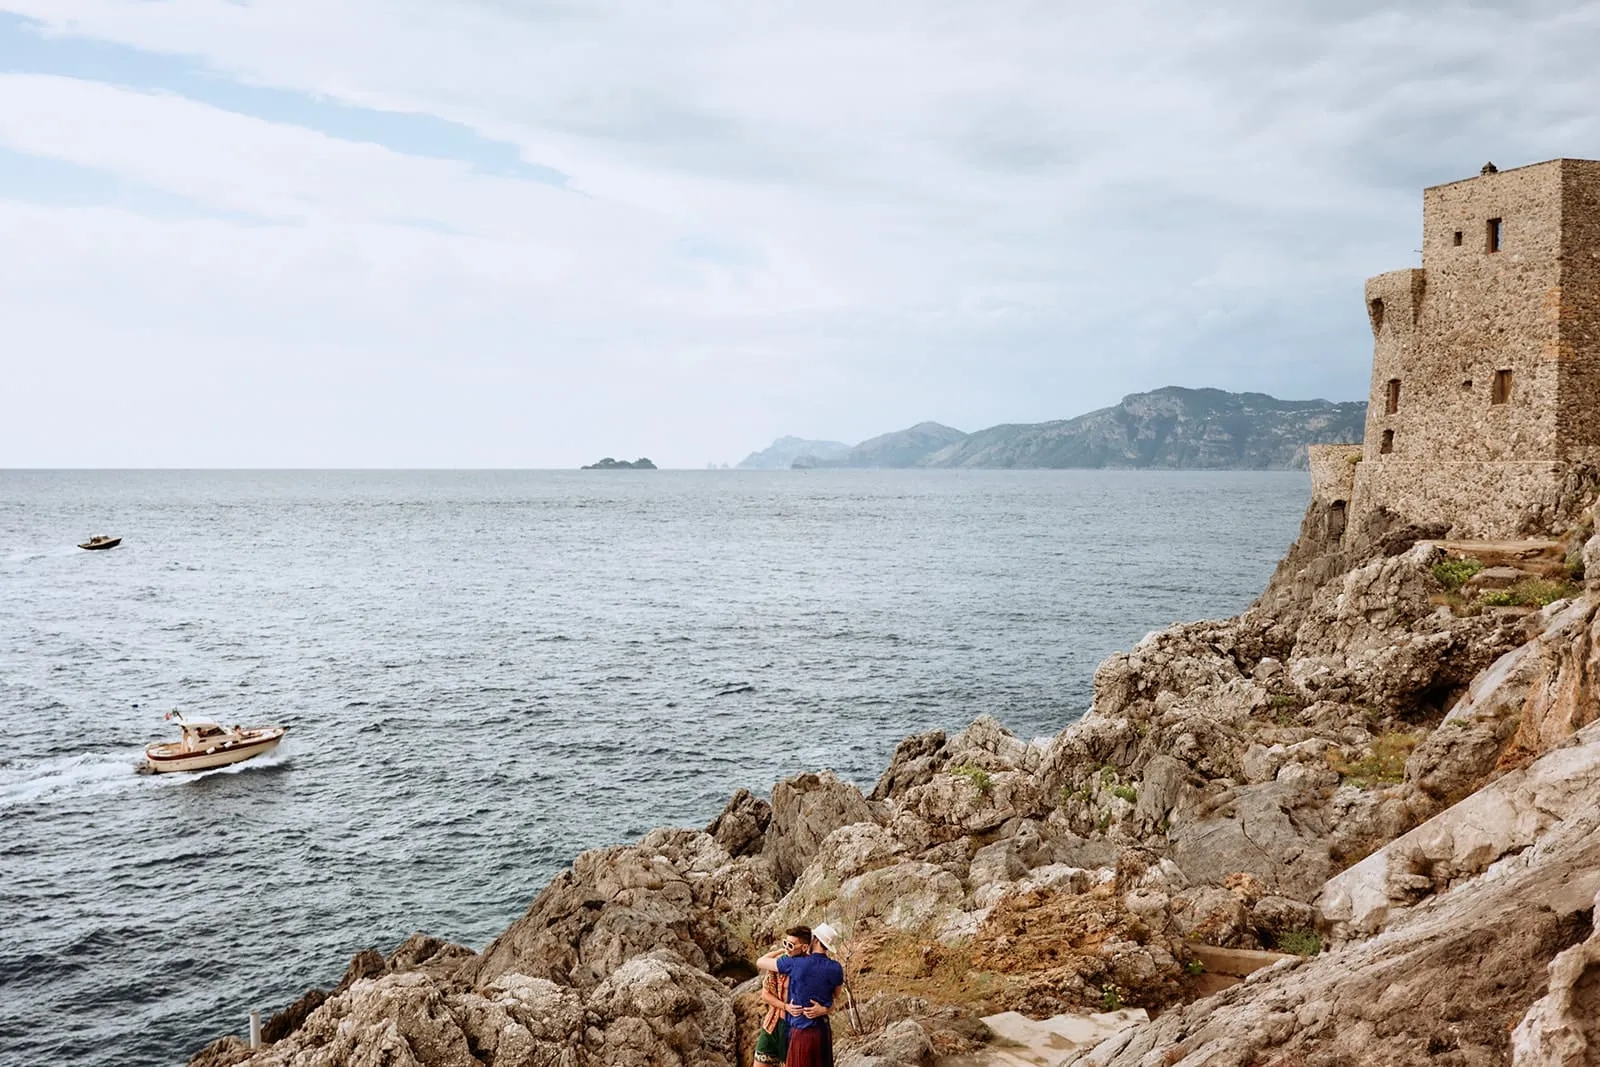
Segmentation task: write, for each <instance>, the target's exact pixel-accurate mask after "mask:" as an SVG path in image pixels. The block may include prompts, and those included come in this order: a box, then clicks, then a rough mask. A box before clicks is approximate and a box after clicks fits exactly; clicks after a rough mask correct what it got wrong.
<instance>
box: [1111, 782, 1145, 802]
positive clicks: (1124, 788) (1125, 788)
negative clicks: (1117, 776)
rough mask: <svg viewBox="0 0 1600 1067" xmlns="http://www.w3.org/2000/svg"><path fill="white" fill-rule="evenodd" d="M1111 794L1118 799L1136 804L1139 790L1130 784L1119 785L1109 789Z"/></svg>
mask: <svg viewBox="0 0 1600 1067" xmlns="http://www.w3.org/2000/svg"><path fill="white" fill-rule="evenodd" d="M1111 795H1112V796H1114V797H1116V798H1118V799H1119V800H1126V801H1127V802H1128V803H1129V804H1136V803H1138V801H1139V791H1138V790H1136V789H1134V788H1133V786H1131V785H1119V786H1117V787H1116V788H1115V789H1113V790H1111Z"/></svg>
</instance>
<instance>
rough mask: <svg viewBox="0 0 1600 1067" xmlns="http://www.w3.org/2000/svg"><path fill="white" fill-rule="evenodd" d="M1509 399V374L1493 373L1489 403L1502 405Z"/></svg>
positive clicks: (1499, 371) (1498, 371) (1503, 372)
mask: <svg viewBox="0 0 1600 1067" xmlns="http://www.w3.org/2000/svg"><path fill="white" fill-rule="evenodd" d="M1510 399H1511V372H1510V371H1508V370H1497V371H1495V372H1494V390H1493V391H1492V392H1491V393H1490V394H1489V403H1491V404H1504V403H1506V402H1507V401H1509V400H1510Z"/></svg>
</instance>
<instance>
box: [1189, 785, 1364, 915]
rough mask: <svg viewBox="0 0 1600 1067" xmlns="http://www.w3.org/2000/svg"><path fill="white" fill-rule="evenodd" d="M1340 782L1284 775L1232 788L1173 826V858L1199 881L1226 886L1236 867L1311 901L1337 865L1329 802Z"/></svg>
mask: <svg viewBox="0 0 1600 1067" xmlns="http://www.w3.org/2000/svg"><path fill="white" fill-rule="evenodd" d="M1336 782H1337V776H1335V777H1334V779H1333V781H1332V782H1329V781H1328V780H1326V779H1313V780H1311V781H1309V782H1307V781H1302V780H1297V779H1293V778H1289V779H1284V778H1280V779H1276V780H1274V781H1271V782H1264V783H1262V784H1260V785H1247V786H1234V787H1229V788H1225V789H1224V790H1222V791H1221V792H1220V793H1219V794H1218V795H1217V796H1215V797H1214V798H1210V799H1209V803H1208V805H1207V807H1205V808H1203V809H1200V810H1198V811H1197V812H1196V813H1195V817H1194V818H1193V819H1192V820H1190V821H1187V822H1184V823H1183V824H1181V825H1180V826H1178V827H1176V828H1174V830H1173V831H1172V835H1171V837H1172V859H1173V861H1174V862H1176V863H1177V865H1178V866H1179V867H1181V868H1182V869H1183V871H1184V873H1185V874H1187V875H1188V876H1189V877H1190V879H1191V880H1193V881H1196V882H1206V883H1210V884H1212V885H1220V884H1221V883H1222V881H1223V879H1224V878H1226V877H1227V876H1228V875H1230V874H1233V873H1235V872H1246V873H1249V874H1252V875H1254V876H1255V877H1256V878H1258V879H1260V880H1261V882H1262V883H1263V884H1264V885H1265V886H1266V887H1267V888H1268V890H1269V891H1271V892H1274V893H1277V894H1279V895H1282V896H1288V897H1295V898H1298V899H1305V900H1309V899H1310V898H1312V897H1313V896H1315V895H1316V893H1317V891H1318V890H1319V889H1320V888H1321V887H1322V883H1323V882H1324V881H1326V880H1327V877H1328V875H1329V874H1330V873H1331V870H1332V861H1331V860H1330V858H1329V855H1328V841H1327V838H1328V832H1329V830H1330V825H1329V822H1328V817H1327V802H1328V800H1329V799H1330V798H1331V796H1332V794H1333V791H1334V789H1333V786H1334V784H1335V783H1336Z"/></svg>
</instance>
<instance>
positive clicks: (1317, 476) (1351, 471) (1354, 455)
mask: <svg viewBox="0 0 1600 1067" xmlns="http://www.w3.org/2000/svg"><path fill="white" fill-rule="evenodd" d="M1306 456H1307V459H1308V460H1309V461H1310V467H1311V499H1312V500H1315V501H1316V502H1317V503H1319V504H1332V503H1334V502H1335V501H1338V500H1343V501H1345V502H1346V503H1348V502H1349V500H1350V494H1351V493H1352V492H1354V491H1355V483H1356V466H1357V462H1356V461H1358V460H1359V459H1360V458H1361V446H1360V445H1358V444H1348V445H1309V446H1307V448H1306Z"/></svg>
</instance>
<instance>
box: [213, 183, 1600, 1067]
mask: <svg viewBox="0 0 1600 1067" xmlns="http://www.w3.org/2000/svg"><path fill="white" fill-rule="evenodd" d="M1597 191H1600V163H1588V162H1585V161H1573V160H1554V161H1550V162H1548V163H1544V164H1538V165H1536V166H1533V167H1526V168H1520V169H1519V170H1515V171H1506V172H1499V171H1495V170H1494V169H1493V168H1490V167H1486V168H1485V170H1484V173H1483V174H1482V175H1481V176H1480V177H1478V178H1475V179H1469V180H1468V181H1467V182H1459V183H1452V184H1451V185H1449V186H1444V187H1439V188H1437V189H1431V190H1428V192H1427V194H1425V213H1424V234H1425V239H1424V260H1423V267H1422V268H1421V269H1420V270H1417V271H1411V272H1407V273H1406V274H1405V277H1404V278H1402V279H1397V278H1396V277H1395V276H1391V275H1381V276H1379V278H1377V279H1373V281H1372V282H1369V284H1368V296H1369V306H1368V314H1369V317H1370V318H1371V320H1372V323H1373V331H1374V338H1375V351H1376V357H1375V370H1374V376H1373V397H1372V399H1371V400H1370V401H1369V406H1368V410H1367V414H1366V419H1367V422H1366V427H1365V433H1364V440H1363V441H1362V442H1360V443H1354V442H1352V443H1348V444H1325V445H1321V446H1318V447H1317V448H1315V449H1313V450H1311V453H1310V457H1309V462H1310V466H1311V472H1312V499H1311V501H1310V504H1309V506H1308V508H1307V512H1306V516H1305V519H1304V522H1303V524H1302V527H1301V531H1300V534H1299V537H1298V539H1297V540H1296V542H1295V543H1294V545H1293V546H1292V547H1291V548H1290V550H1289V552H1288V554H1287V555H1286V556H1285V557H1284V559H1283V561H1282V562H1281V563H1280V565H1279V567H1278V569H1277V571H1276V572H1275V574H1274V575H1273V577H1272V579H1271V581H1270V583H1269V584H1268V586H1267V588H1266V590H1265V591H1264V592H1263V593H1262V594H1261V596H1260V597H1259V598H1258V600H1257V601H1256V602H1255V603H1254V604H1253V605H1251V606H1250V608H1248V609H1247V610H1246V611H1245V612H1243V613H1242V614H1241V615H1239V616H1237V617H1235V618H1232V619H1227V620H1221V621H1210V620H1208V621H1201V622H1190V623H1182V624H1179V625H1175V626H1172V627H1169V628H1167V629H1165V630H1162V631H1160V632H1158V633H1155V634H1152V635H1150V636H1148V637H1146V638H1145V639H1144V640H1143V641H1141V642H1139V643H1138V644H1137V645H1136V646H1135V647H1134V648H1133V649H1131V650H1129V651H1127V652H1125V653H1121V654H1118V655H1114V656H1112V657H1110V658H1109V659H1107V660H1106V661H1105V662H1104V663H1102V664H1101V666H1100V667H1099V669H1098V671H1097V672H1096V675H1095V680H1094V701H1093V706H1092V708H1091V709H1090V711H1089V712H1088V713H1087V714H1086V715H1085V716H1084V717H1083V718H1082V719H1080V720H1079V721H1077V722H1074V723H1071V724H1070V725H1067V726H1066V727H1065V728H1064V729H1062V730H1061V731H1060V732H1059V733H1057V734H1056V735H1055V736H1053V737H1048V738H1041V739H1036V740H1023V739H1021V738H1017V737H1014V736H1012V735H1011V734H1010V733H1008V732H1007V731H1006V730H1004V729H1003V728H1002V727H1001V726H1000V725H999V724H998V723H997V722H995V721H994V720H993V719H990V718H987V717H980V718H978V719H977V720H976V721H975V722H973V723H972V724H971V725H970V726H969V727H967V728H966V729H964V730H962V731H960V732H959V733H956V734H954V735H946V734H945V733H943V732H939V731H935V732H930V733H925V734H920V735H916V736H912V737H908V738H906V739H905V740H903V741H902V742H901V743H900V745H899V746H898V748H897V749H896V751H895V754H894V756H893V759H892V760H891V762H890V764H889V766H888V767H887V768H885V770H884V771H883V773H882V775H881V776H880V777H879V779H878V781H877V783H876V785H875V786H874V788H873V789H872V790H871V791H870V792H869V793H865V794H864V793H862V792H861V791H860V790H858V789H857V788H856V787H855V786H853V785H851V784H849V783H848V782H844V781H841V780H840V779H839V778H837V777H836V776H834V775H833V774H831V773H829V772H828V771H826V770H819V771H817V772H815V773H808V774H802V775H799V776H797V777H794V778H790V779H787V780H784V781H781V782H779V783H778V784H777V785H776V786H774V788H773V790H772V792H771V795H770V797H767V798H762V797H757V796H754V795H752V794H750V793H749V792H746V791H740V792H738V793H735V794H734V795H733V796H732V797H731V798H730V799H729V800H728V802H727V804H726V806H725V807H724V809H723V811H722V812H721V814H720V815H719V816H718V817H717V818H716V819H715V820H713V821H712V822H711V823H710V824H709V825H707V826H706V827H704V828H703V829H658V830H654V831H652V832H650V833H649V834H647V835H645V836H644V837H643V838H641V839H640V840H639V841H637V842H634V843H632V844H626V845H618V846H615V847H611V848H604V849H598V850H595V851H591V852H586V853H584V854H582V855H580V856H578V857H577V858H576V860H574V862H573V864H572V866H571V867H570V868H569V869H567V870H565V871H563V872H562V873H560V874H559V875H557V876H556V878H555V879H554V880H553V881H552V882H551V883H550V884H549V886H548V887H547V888H546V889H545V890H544V891H543V892H542V893H540V894H539V896H538V897H537V898H536V899H535V900H534V901H533V903H532V905H531V906H530V907H529V910H528V912H527V913H526V914H525V915H524V916H523V917H522V918H521V919H519V920H517V921H516V922H514V923H513V924H512V925H511V926H510V927H508V928H507V929H506V930H505V931H504V932H503V933H502V934H501V935H500V936H499V937H497V938H496V939H495V940H494V941H492V942H491V943H490V944H489V945H488V946H487V947H486V948H484V949H483V950H482V951H481V952H474V951H472V950H471V949H469V948H466V947H463V946H459V945H452V944H448V943H446V942H443V941H440V940H438V939H434V938H429V937H426V936H424V935H420V934H419V935H416V936H414V937H413V938H411V939H409V940H407V941H406V942H405V943H403V944H402V945H401V946H399V948H397V949H396V950H395V951H393V952H392V953H390V954H389V955H388V956H383V955H380V954H379V953H377V952H375V951H366V952H362V953H360V954H358V955H357V956H356V957H355V958H354V959H353V960H352V962H351V964H350V967H349V969H348V970H347V972H346V973H345V975H344V976H343V978H342V979H340V980H339V982H338V983H337V985H335V986H334V987H333V988H332V989H331V990H330V991H320V990H319V991H313V992H311V993H308V994H307V995H306V996H305V997H304V998H302V999H301V1000H300V1001H298V1002H297V1003H295V1004H293V1005H290V1006H288V1007H286V1008H285V1009H284V1010H283V1011H281V1012H279V1013H278V1014H277V1015H276V1016H274V1017H273V1018H272V1019H271V1020H269V1022H268V1024H267V1027H266V1029H265V1032H264V1034H263V1037H264V1039H265V1043H264V1044H263V1046H262V1047H261V1048H258V1049H251V1048H249V1047H248V1046H247V1045H246V1043H245V1042H243V1041H242V1040H241V1039H239V1038H237V1037H228V1038H223V1039H221V1040H219V1041H218V1042H215V1043H213V1044H212V1045H210V1046H208V1047H207V1048H206V1049H204V1050H201V1051H200V1052H199V1053H197V1055H196V1056H195V1057H194V1059H193V1060H192V1061H191V1063H192V1064H193V1065H196V1067H202V1065H203V1067H222V1065H232V1064H246V1063H247V1064H251V1065H253V1067H267V1065H272V1067H279V1065H285V1067H286V1065H290V1064H295V1065H328V1067H332V1065H335V1064H394V1065H410V1064H414V1065H420V1067H435V1065H451V1067H456V1065H459V1067H472V1065H492V1067H511V1065H537V1067H599V1065H638V1067H645V1065H657V1064H659V1065H679V1064H682V1065H688V1064H694V1065H716V1067H721V1065H726V1067H732V1065H735V1064H744V1063H749V1062H750V1045H751V1042H752V1041H753V1036H754V1028H755V1022H756V1019H757V1016H758V1012H759V1000H758V997H757V993H756V986H755V984H754V982H753V981H752V978H753V971H752V968H751V962H750V961H751V960H752V959H754V958H755V957H756V956H757V955H759V954H760V953H761V952H763V951H765V950H766V949H767V948H768V947H770V945H771V943H772V941H773V940H774V937H775V935H776V934H777V933H778V932H779V931H781V930H782V929H784V928H785V927H786V926H788V925H790V924H792V923H795V922H819V921H822V920H826V921H827V922H829V923H831V924H832V925H834V926H835V927H837V928H839V929H840V930H841V931H842V932H843V935H844V937H843V941H844V945H843V951H842V955H843V959H844V962H845V970H846V976H847V980H848V983H849V987H850V989H851V994H852V996H851V1000H852V1003H853V1008H851V1009H850V1010H847V1011H841V1012H839V1013H837V1014H836V1015H835V1024H834V1032H835V1035H836V1038H837V1040H838V1044H839V1059H838V1062H839V1063H840V1064H841V1067H904V1065H920V1067H931V1065H935V1064H939V1063H945V1064H951V1065H954V1064H974V1065H976V1064H1018V1063H1048V1064H1082V1065H1091V1064H1092V1065H1096V1067H1134V1065H1138V1067H1154V1065H1158V1064H1159V1065H1164V1067H1174V1065H1180V1067H1201V1065H1207V1067H1221V1065H1238V1067H1244V1065H1250V1064H1263V1065H1264V1064H1281V1065H1285V1067H1287V1065H1290V1064H1295V1065H1299V1064H1305V1065H1319V1067H1320V1065H1326V1067H1333V1065H1355V1067H1364V1065H1371V1067H1378V1065H1385V1067H1387V1065H1407V1064H1418V1065H1420V1064H1456V1065H1476V1064H1485V1065H1487V1064H1501V1063H1507V1062H1509V1063H1512V1064H1514V1065H1516V1067H1536V1065H1537V1067H1554V1065H1562V1067H1567V1065H1577V1064H1583V1063H1592V1062H1595V1061H1596V1059H1597V1057H1600V1021H1597V1020H1600V1012H1597V1011H1596V1008H1597V1007H1600V999H1597V998H1600V994H1597V990H1600V935H1597V934H1596V933H1595V931H1594V914H1595V908H1596V905H1597V895H1600V834H1597V833H1596V831H1597V830H1600V809H1597V808H1596V806H1595V804H1594V803H1593V800H1594V797H1595V796H1597V795H1600V724H1597V723H1596V719H1597V718H1600V694H1597V693H1596V689H1595V686H1596V676H1597V671H1600V667H1597V665H1600V536H1596V534H1595V524H1596V514H1595V508H1596V502H1597V499H1600V466H1597V464H1596V462H1595V461H1596V459H1597V458H1600V457H1597V456H1595V455H1593V454H1591V452H1590V451H1589V448H1590V446H1589V445H1587V443H1586V442H1587V441H1588V440H1589V438H1590V437H1591V436H1592V435H1591V434H1589V433H1588V432H1587V425H1588V424H1587V422H1586V420H1588V419H1591V418H1592V415H1591V414H1589V413H1590V412H1592V411H1593V410H1594V408H1593V406H1592V405H1591V406H1588V407H1585V406H1584V405H1582V404H1579V403H1576V401H1573V402H1570V403H1569V402H1567V401H1564V400H1562V397H1567V398H1569V400H1570V399H1571V398H1581V397H1584V396H1587V395H1590V394H1589V392H1588V390H1591V389H1600V370H1597V369H1596V368H1600V351H1596V346H1597V345H1600V339H1597V338H1596V337H1595V335H1594V333H1593V331H1592V329H1591V328H1590V326H1589V324H1590V323H1592V322H1593V321H1597V315H1596V312H1600V275H1596V274H1595V272H1594V271H1592V270H1591V269H1590V268H1588V267H1587V266H1586V265H1585V264H1584V263H1578V264H1577V266H1576V267H1575V266H1574V263H1576V262H1577V261H1576V260H1574V258H1573V257H1571V256H1568V255H1566V254H1564V253H1563V251H1562V250H1563V249H1564V248H1566V247H1567V244H1566V242H1567V238H1568V236H1569V235H1570V234H1573V233H1578V234H1580V235H1587V234H1590V233H1592V232H1594V230H1591V229H1589V228H1588V227H1590V226H1591V224H1593V225H1594V227H1595V229H1600V197H1597V196H1596V195H1595V194H1596V192H1597ZM1584 204H1587V205H1588V208H1587V209H1586V212H1585V211H1567V210H1566V209H1567V208H1568V207H1570V206H1573V205H1584ZM1564 212H1565V213H1564ZM1486 226H1487V227H1488V229H1487V233H1489V234H1490V235H1491V237H1490V239H1489V240H1487V241H1484V242H1476V241H1475V242H1473V243H1471V244H1470V245H1469V244H1464V243H1463V241H1462V240H1461V234H1462V233H1463V232H1471V233H1484V232H1485V227H1486ZM1452 233H1453V234H1454V238H1455V239H1454V240H1452V239H1451V234H1452ZM1496 255H1500V256H1508V257H1509V256H1512V255H1515V256H1517V257H1520V258H1518V259H1517V260H1516V266H1517V268H1518V269H1516V270H1514V271H1513V270H1508V269H1505V268H1504V267H1503V264H1505V263H1507V262H1510V260H1509V259H1506V260H1494V259H1492V258H1489V257H1493V256H1496ZM1563 272H1565V273H1563ZM1430 279H1443V282H1444V283H1446V284H1441V285H1440V286H1438V287H1436V288H1433V289H1430V284H1431V283H1430ZM1401 282H1403V283H1404V284H1403V285H1402V284H1401ZM1553 285H1554V286H1558V287H1559V288H1558V289H1557V290H1556V291H1557V292H1558V293H1559V295H1560V299H1559V300H1556V301H1553V302H1552V301H1551V300H1550V299H1549V298H1548V294H1549V292H1550V291H1551V286H1553ZM1430 293H1432V294H1434V295H1433V296H1432V297H1430V296H1429V294H1430ZM1441 293H1442V295H1441ZM1430 300H1431V302H1430ZM1374 303H1376V306H1375V307H1374V306H1373V304H1374ZM1530 308H1532V309H1534V310H1535V311H1537V314H1535V313H1534V311H1529V309H1530ZM1397 309H1398V310H1397ZM1540 309H1542V310H1540ZM1524 311H1528V317H1527V319H1526V321H1524V319H1523V318H1522V313H1523V312H1524ZM1507 324H1510V325H1511V326H1513V327H1515V328H1516V329H1520V330H1525V331H1530V332H1538V331H1545V332H1548V334H1549V336H1548V337H1544V336H1539V337H1535V338H1533V339H1532V340H1531V341H1530V342H1529V343H1528V344H1527V345H1518V346H1512V348H1511V349H1507V348H1505V347H1504V346H1501V347H1495V345H1494V344H1491V343H1490V342H1489V340H1488V339H1489V338H1492V337H1497V336H1500V335H1501V334H1502V333H1503V332H1504V329H1505V327H1506V326H1507ZM1477 333H1481V334H1482V335H1483V336H1482V338H1479V337H1478V336H1477ZM1446 340H1448V343H1446ZM1480 340H1482V342H1483V343H1481V344H1480V343H1478V341H1480ZM1468 352H1471V353H1478V355H1477V356H1475V357H1473V358H1475V359H1477V361H1478V362H1477V363H1476V364H1474V365H1472V366H1465V365H1460V364H1459V363H1458V362H1456V361H1460V360H1463V359H1465V358H1466V357H1464V356H1462V353H1468ZM1552 353H1553V354H1554V356H1552V355H1551V354H1552ZM1563 353H1565V355H1563ZM1557 356H1558V357H1560V359H1559V360H1557V359H1556V358H1555V357H1557ZM1579 356H1581V357H1583V358H1578V357H1579ZM1569 357H1570V358H1569ZM1591 357H1597V358H1591ZM1447 361H1449V362H1448V365H1446V364H1447ZM1557 363H1559V365H1555V364H1557ZM1435 379H1437V381H1435ZM1430 382H1431V383H1433V386H1430V385H1429V383H1430ZM1439 382H1445V383H1447V384H1448V385H1449V392H1448V397H1449V401H1450V404H1449V413H1450V414H1451V415H1452V416H1453V417H1452V418H1450V419H1448V420H1445V419H1441V417H1440V415H1439V412H1440V410H1441V407H1440V405H1439V404H1435V403H1432V400H1434V399H1436V398H1435V397H1434V396H1433V387H1434V386H1437V385H1438V383H1439ZM1463 382H1465V383H1466V384H1465V385H1463V384H1461V383H1463ZM1474 383H1476V384H1474ZM1595 395H1600V392H1597V393H1596V394H1595ZM1438 457H1445V459H1439V458H1438ZM1442 462H1447V463H1448V464H1449V465H1448V466H1447V467H1443V468H1441V467H1440V465H1439V464H1440V463H1442ZM1430 471H1431V472H1432V474H1429V472H1430ZM1253 953H1271V954H1270V955H1253ZM1245 972H1248V977H1243V980H1242V981H1241V980H1238V979H1239V978H1240V977H1242V976H1243V975H1244V973H1245ZM1132 1009H1142V1012H1140V1011H1137V1010H1132ZM1005 1012H1016V1013H1019V1015H1020V1016H1024V1017H1027V1018H1032V1019H1044V1018H1047V1017H1056V1016H1063V1015H1073V1016H1079V1017H1081V1018H1083V1019H1087V1020H1090V1021H1091V1022H1093V1023H1094V1024H1095V1027H1097V1028H1098V1029H1097V1030H1096V1032H1094V1033H1093V1034H1092V1035H1090V1036H1086V1037H1085V1038H1084V1040H1083V1041H1081V1042H1076V1041H1073V1040H1070V1039H1068V1038H1065V1037H1063V1038H1061V1039H1060V1040H1059V1041H1056V1042H1052V1043H1048V1044H1049V1048H1048V1051H1041V1050H1038V1049H1032V1048H1028V1047H1026V1046H1024V1045H1021V1044H1016V1043H1008V1042H1005V1041H997V1040H995V1038H996V1033H995V1025H998V1023H995V1024H986V1023H985V1022H984V1021H983V1020H984V1019H985V1018H989V1019H991V1020H994V1019H995V1018H996V1016H998V1015H1001V1014H1002V1013H1005ZM1008 1018H1014V1017H1008ZM1060 1025H1061V1026H1062V1027H1063V1028H1064V1029H1065V1028H1066V1024H1065V1023H1062V1024H1060Z"/></svg>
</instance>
